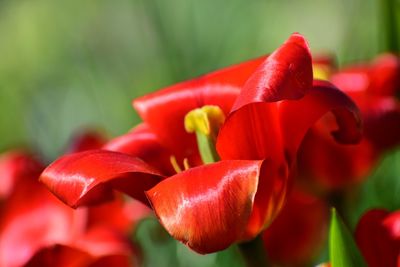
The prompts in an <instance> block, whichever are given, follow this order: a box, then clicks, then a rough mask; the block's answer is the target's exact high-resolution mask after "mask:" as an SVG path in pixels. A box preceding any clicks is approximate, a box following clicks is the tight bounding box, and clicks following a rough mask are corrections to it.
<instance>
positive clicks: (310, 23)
mask: <svg viewBox="0 0 400 267" xmlns="http://www.w3.org/2000/svg"><path fill="white" fill-rule="evenodd" d="M397 3H398V2H397ZM397 12H398V10H397ZM380 14H381V13H380V1H373V0H354V1H348V0H338V1H331V0H320V1H313V0H304V1H294V0H292V1H289V0H275V1H257V0H254V1H250V0H247V1H244V0H242V1H238V0H231V1H225V0H224V1H222V0H203V1H196V0H169V1H164V0H116V1H105V0H98V1H90V0H88V1H81V0H57V1H54V0H18V1H17V0H1V1H0V151H4V150H6V149H8V148H11V147H15V146H21V145H23V146H24V145H26V146H30V147H33V148H34V149H35V150H37V151H39V153H41V155H42V156H44V157H45V158H46V159H47V160H51V159H53V158H54V157H55V156H56V155H59V154H60V153H61V151H62V150H63V148H64V146H65V143H66V142H67V140H68V138H69V137H70V136H71V133H72V132H73V131H75V130H76V129H79V128H81V127H84V126H86V127H87V126H90V127H97V128H101V129H104V130H105V131H106V132H108V133H109V134H110V136H115V135H118V134H122V133H124V132H125V131H127V130H128V129H129V128H131V127H132V126H133V125H135V123H137V122H138V117H137V115H136V114H135V112H134V111H133V109H132V108H131V100H132V99H133V98H134V97H137V96H140V95H143V94H145V93H147V92H150V91H153V90H156V89H158V88H160V87H163V86H166V85H168V84H171V83H175V82H178V81H181V80H185V79H188V78H191V77H194V76H197V75H200V74H202V73H205V72H208V71H211V70H214V69H217V68H219V67H222V66H226V65H229V64H232V63H237V62H239V61H241V60H245V59H249V58H252V57H256V56H259V55H262V54H266V53H269V52H271V51H273V49H275V48H276V47H277V46H279V45H280V44H281V43H282V42H283V41H284V40H285V39H286V38H287V37H288V36H289V35H290V34H291V33H292V32H296V31H297V32H300V33H302V34H304V35H305V36H306V37H307V38H308V40H309V43H310V45H311V48H312V50H313V53H314V54H316V53H319V52H333V53H335V54H336V55H337V57H338V60H339V63H340V64H344V63H347V62H352V61H355V60H358V59H368V58H372V57H373V56H374V55H376V54H377V53H378V52H379V51H381V50H382V49H384V48H383V46H382V40H383V36H382V35H383V33H382V31H381V28H382V20H381V19H380V18H381V16H380Z"/></svg>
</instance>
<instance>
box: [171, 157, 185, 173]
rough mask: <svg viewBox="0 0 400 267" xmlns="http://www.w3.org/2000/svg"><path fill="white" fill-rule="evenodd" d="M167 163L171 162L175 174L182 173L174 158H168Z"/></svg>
mask: <svg viewBox="0 0 400 267" xmlns="http://www.w3.org/2000/svg"><path fill="white" fill-rule="evenodd" d="M169 161H170V162H171V165H172V168H174V170H175V172H176V173H180V172H182V169H181V167H180V166H179V164H178V162H177V161H176V158H175V156H170V157H169ZM183 164H185V161H183ZM185 170H186V166H185Z"/></svg>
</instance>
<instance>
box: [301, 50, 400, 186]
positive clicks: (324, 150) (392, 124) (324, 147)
mask: <svg viewBox="0 0 400 267" xmlns="http://www.w3.org/2000/svg"><path fill="white" fill-rule="evenodd" d="M327 78H329V79H330V80H331V81H332V83H333V84H335V85H336V86H337V87H338V88H339V89H341V90H342V91H344V92H345V93H346V94H348V95H349V96H350V97H351V98H352V99H353V100H354V102H355V103H356V104H357V106H359V107H360V110H361V114H362V119H363V122H364V136H363V139H362V141H361V142H360V143H359V144H355V145H348V146H344V145H342V144H339V143H337V142H335V140H334V139H333V138H332V137H331V136H330V134H329V132H330V131H331V129H332V127H335V123H334V120H333V118H332V117H331V116H330V115H327V116H325V117H324V118H323V119H322V120H321V121H320V122H319V123H318V124H317V125H316V126H314V127H313V128H312V129H311V130H310V131H309V132H308V134H307V136H306V138H305V140H304V142H303V144H302V148H301V149H300V155H299V166H300V173H301V174H302V178H304V179H305V180H306V183H307V184H308V185H310V184H313V185H314V187H316V188H317V189H318V190H323V191H331V190H338V189H342V188H345V187H349V186H352V185H354V184H357V183H359V182H360V181H362V180H363V179H365V178H366V177H367V175H368V174H369V173H370V172H371V170H372V169H373V168H374V167H375V165H376V163H377V161H378V160H379V158H380V156H381V155H382V154H383V153H385V152H386V151H388V150H390V149H395V148H396V147H398V145H399V144H400V102H399V100H398V99H397V98H396V95H398V93H399V92H400V59H399V58H398V57H397V56H395V55H391V54H386V55H382V56H380V57H378V58H377V59H376V60H375V61H373V62H372V64H369V65H360V66H353V67H348V68H345V69H342V70H339V71H338V72H336V73H333V74H332V75H330V77H329V75H327Z"/></svg>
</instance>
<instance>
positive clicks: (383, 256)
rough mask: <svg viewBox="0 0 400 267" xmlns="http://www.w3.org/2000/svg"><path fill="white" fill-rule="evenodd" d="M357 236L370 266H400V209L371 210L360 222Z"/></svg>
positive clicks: (359, 245) (358, 243)
mask: <svg viewBox="0 0 400 267" xmlns="http://www.w3.org/2000/svg"><path fill="white" fill-rule="evenodd" d="M355 237H356V241H357V245H358V247H359V248H360V250H361V253H362V254H363V256H364V258H365V260H366V262H367V263H368V266H370V267H380V266H387V267H397V266H400V210H397V211H394V212H388V211H386V210H383V209H372V210H369V211H368V212H366V213H365V214H364V215H363V216H362V217H361V219H360V221H359V222H358V225H357V228H356V232H355Z"/></svg>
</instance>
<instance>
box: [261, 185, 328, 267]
mask: <svg viewBox="0 0 400 267" xmlns="http://www.w3.org/2000/svg"><path fill="white" fill-rule="evenodd" d="M328 223H329V207H328V205H327V204H326V203H325V202H324V201H322V200H321V199H319V198H316V197H314V196H312V195H309V194H307V193H304V192H302V191H300V190H298V189H296V190H293V192H292V193H291V195H290V196H289V198H288V201H287V203H286V205H285V207H284V208H283V210H282V212H281V213H280V214H279V215H278V217H277V218H276V219H275V220H274V222H273V223H272V224H271V226H269V227H268V228H267V229H266V230H265V232H264V233H263V240H264V245H265V248H266V251H267V256H268V260H269V261H270V262H271V263H275V264H277V265H279V266H292V267H295V266H309V265H310V263H311V262H312V260H313V258H314V257H316V256H318V253H319V252H320V250H321V249H322V248H323V245H324V241H325V240H326V236H327V230H328Z"/></svg>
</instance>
